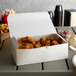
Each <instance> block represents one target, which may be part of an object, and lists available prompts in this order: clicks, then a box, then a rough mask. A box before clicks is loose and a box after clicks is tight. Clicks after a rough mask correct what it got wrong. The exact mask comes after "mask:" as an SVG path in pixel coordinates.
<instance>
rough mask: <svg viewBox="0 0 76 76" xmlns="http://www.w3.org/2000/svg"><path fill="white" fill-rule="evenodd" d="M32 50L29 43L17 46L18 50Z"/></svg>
mask: <svg viewBox="0 0 76 76" xmlns="http://www.w3.org/2000/svg"><path fill="white" fill-rule="evenodd" d="M32 48H34V46H33V45H32V44H30V43H24V44H22V45H20V46H19V49H32Z"/></svg>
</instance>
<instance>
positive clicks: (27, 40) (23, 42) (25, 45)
mask: <svg viewBox="0 0 76 76" xmlns="http://www.w3.org/2000/svg"><path fill="white" fill-rule="evenodd" d="M18 43H19V49H32V48H40V47H42V46H51V45H58V44H61V43H62V39H61V38H58V40H55V38H54V37H49V38H44V37H42V38H40V40H39V41H35V40H34V39H32V38H31V37H29V36H26V37H24V38H21V39H20V40H19V41H18Z"/></svg>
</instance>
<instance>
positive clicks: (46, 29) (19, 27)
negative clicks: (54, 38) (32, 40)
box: [8, 12, 56, 38]
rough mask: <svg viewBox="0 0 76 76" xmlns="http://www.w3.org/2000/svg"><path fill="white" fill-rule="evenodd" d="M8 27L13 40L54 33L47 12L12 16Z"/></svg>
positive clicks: (9, 17) (9, 18)
mask: <svg viewBox="0 0 76 76" xmlns="http://www.w3.org/2000/svg"><path fill="white" fill-rule="evenodd" d="M8 25H9V31H10V36H11V37H15V38H20V37H25V36H38V35H46V34H52V33H56V30H55V28H54V26H53V23H52V21H51V19H50V16H49V14H48V12H36V13H17V14H12V15H9V16H8Z"/></svg>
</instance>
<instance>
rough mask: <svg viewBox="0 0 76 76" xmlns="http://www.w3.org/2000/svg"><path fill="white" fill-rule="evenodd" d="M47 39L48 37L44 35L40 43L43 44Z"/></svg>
mask: <svg viewBox="0 0 76 76" xmlns="http://www.w3.org/2000/svg"><path fill="white" fill-rule="evenodd" d="M45 41H46V38H44V37H42V38H40V43H41V44H42V45H44V44H45Z"/></svg>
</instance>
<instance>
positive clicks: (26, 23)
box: [8, 12, 68, 66]
mask: <svg viewBox="0 0 76 76" xmlns="http://www.w3.org/2000/svg"><path fill="white" fill-rule="evenodd" d="M8 25H9V30H10V36H11V46H12V48H11V50H12V55H13V58H14V60H15V63H16V65H18V66H20V65H25V64H33V63H40V62H47V61H54V60H61V59H67V58H68V43H67V42H66V41H65V40H64V39H63V38H62V37H61V36H60V35H59V34H57V33H56V30H55V28H54V26H53V23H52V21H51V19H50V16H49V14H48V12H35V13H19V14H13V15H9V16H8ZM25 36H31V37H32V38H33V39H35V40H39V39H40V38H41V37H51V36H52V37H55V38H56V39H57V38H59V37H60V38H62V40H63V42H64V43H63V44H59V45H53V46H48V47H41V48H33V49H18V46H19V44H18V42H17V41H18V40H19V39H20V38H22V37H25Z"/></svg>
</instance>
